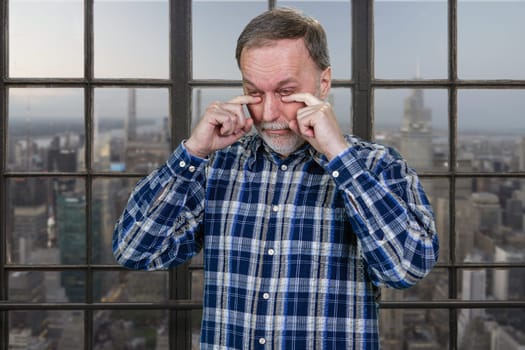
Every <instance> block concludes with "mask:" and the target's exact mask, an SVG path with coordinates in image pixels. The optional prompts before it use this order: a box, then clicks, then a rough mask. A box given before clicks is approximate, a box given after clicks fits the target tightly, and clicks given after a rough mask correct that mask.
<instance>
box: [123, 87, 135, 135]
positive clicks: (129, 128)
mask: <svg viewBox="0 0 525 350" xmlns="http://www.w3.org/2000/svg"><path fill="white" fill-rule="evenodd" d="M125 128H126V130H125V131H126V141H136V139H137V91H136V90H135V88H130V89H129V90H128V115H127V117H126V126H125Z"/></svg>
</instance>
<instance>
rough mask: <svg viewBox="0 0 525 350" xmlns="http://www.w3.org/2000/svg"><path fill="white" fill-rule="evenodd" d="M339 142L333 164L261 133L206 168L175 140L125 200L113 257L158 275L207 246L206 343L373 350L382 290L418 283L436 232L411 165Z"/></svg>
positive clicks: (388, 153)
mask: <svg viewBox="0 0 525 350" xmlns="http://www.w3.org/2000/svg"><path fill="white" fill-rule="evenodd" d="M347 141H348V143H349V145H350V146H349V148H348V149H347V150H346V151H345V152H343V153H342V154H340V155H338V156H337V157H335V158H334V159H332V161H330V162H328V161H327V159H326V158H325V157H324V156H322V155H320V154H319V153H317V152H316V151H315V150H314V149H313V148H312V147H311V146H310V145H308V144H307V145H305V146H304V147H302V148H301V149H300V150H298V151H297V152H295V153H294V154H292V155H290V156H289V157H287V158H285V159H281V158H280V157H279V156H278V155H277V154H274V153H272V152H271V151H269V150H268V149H267V147H266V146H265V145H264V143H263V142H262V141H261V139H260V138H259V137H258V136H256V135H253V136H248V137H246V138H244V139H242V140H241V141H239V142H237V143H236V144H234V145H232V146H230V147H228V148H226V149H224V150H221V151H217V152H216V153H215V154H214V155H213V156H212V157H210V158H209V159H206V160H204V159H199V158H196V157H192V156H191V155H190V154H189V153H188V152H187V151H186V149H185V148H184V145H180V146H179V147H178V148H177V149H176V150H175V151H174V152H173V154H172V155H171V157H170V158H169V160H168V161H167V163H166V164H165V165H164V166H162V167H160V168H159V169H158V170H156V171H154V172H153V173H152V174H150V175H149V176H148V177H146V178H144V179H143V180H142V181H141V182H140V183H139V184H138V185H137V187H136V188H135V190H134V191H133V193H132V194H131V197H130V199H129V202H128V205H127V207H126V209H125V210H124V213H123V215H122V217H121V218H120V220H119V221H118V223H117V225H116V228H115V233H114V240H113V251H114V254H115V257H116V259H117V260H118V261H119V262H120V263H121V264H123V265H124V266H126V267H129V268H134V269H147V270H154V269H164V268H169V267H173V266H176V265H178V264H180V263H183V262H185V261H187V260H188V259H190V258H191V257H193V256H194V255H196V254H197V253H198V252H199V251H200V250H201V249H202V248H204V256H203V259H204V273H205V279H204V283H205V285H204V288H205V292H204V310H203V320H202V330H201V332H202V333H201V349H286V350H289V349H301V350H303V349H378V348H379V335H378V319H377V297H378V294H379V293H378V290H379V288H378V287H381V286H386V287H393V288H405V287H409V286H411V285H413V284H415V283H416V282H417V281H418V280H420V279H421V278H423V277H424V276H425V275H426V274H427V273H428V272H429V271H430V270H431V268H432V267H433V266H434V264H435V262H436V260H437V254H438V238H437V235H436V232H435V224H434V219H433V213H432V209H431V207H430V205H429V202H428V199H427V197H426V196H425V194H424V192H423V189H422V188H421V185H420V182H419V180H418V177H417V175H416V173H415V172H414V171H413V170H412V169H411V168H409V167H408V166H407V164H406V163H405V161H404V160H402V159H401V157H400V156H399V155H398V154H397V153H396V152H395V151H393V150H392V149H389V148H387V147H384V146H381V145H378V144H374V143H369V142H365V141H362V140H360V139H357V138H355V137H350V136H348V137H347Z"/></svg>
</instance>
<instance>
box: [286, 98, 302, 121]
mask: <svg viewBox="0 0 525 350" xmlns="http://www.w3.org/2000/svg"><path fill="white" fill-rule="evenodd" d="M303 107H304V104H303V103H295V102H292V103H283V105H282V111H283V114H284V117H285V118H286V120H288V121H290V120H295V119H297V111H298V110H299V109H301V108H303Z"/></svg>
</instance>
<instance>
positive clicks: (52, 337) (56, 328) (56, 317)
mask: <svg viewBox="0 0 525 350" xmlns="http://www.w3.org/2000/svg"><path fill="white" fill-rule="evenodd" d="M8 318H9V341H8V348H9V349H64V350H81V349H84V347H83V344H84V313H83V312H82V311H76V310H75V311H64V310H60V311H48V310H44V311H39V310H35V311H33V310H32V311H10V312H9V313H8Z"/></svg>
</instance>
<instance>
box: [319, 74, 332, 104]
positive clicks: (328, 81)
mask: <svg viewBox="0 0 525 350" xmlns="http://www.w3.org/2000/svg"><path fill="white" fill-rule="evenodd" d="M331 86H332V67H327V68H326V69H325V70H324V71H322V72H321V76H320V77H319V87H320V91H319V92H320V97H321V99H323V100H325V99H326V98H327V97H328V94H329V93H330V87H331Z"/></svg>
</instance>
